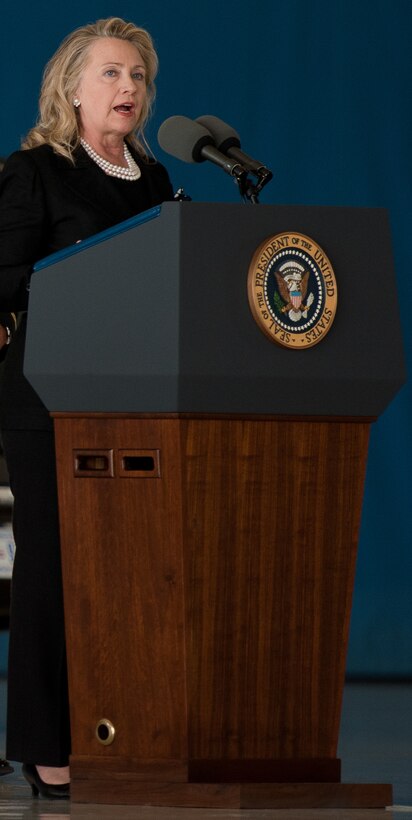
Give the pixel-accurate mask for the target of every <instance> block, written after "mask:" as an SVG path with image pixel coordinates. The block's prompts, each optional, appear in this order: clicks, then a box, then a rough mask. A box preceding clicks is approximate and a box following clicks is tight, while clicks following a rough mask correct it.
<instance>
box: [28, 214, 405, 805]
mask: <svg viewBox="0 0 412 820" xmlns="http://www.w3.org/2000/svg"><path fill="white" fill-rule="evenodd" d="M292 230H294V231H299V232H301V233H302V234H305V235H307V236H311V237H314V238H316V240H317V241H318V242H319V244H320V245H321V246H322V247H323V248H324V249H325V251H326V253H327V254H328V257H329V258H330V259H331V260H333V264H334V270H335V274H336V279H337V283H338V292H339V296H338V309H337V314H336V318H335V321H334V323H333V326H332V328H331V330H330V331H329V332H328V334H327V336H326V338H325V339H324V340H323V341H322V342H321V343H319V344H318V345H316V346H314V347H311V348H309V349H307V350H297V351H291V350H288V349H285V348H284V347H281V346H279V345H276V344H274V343H273V342H272V341H271V340H270V339H268V338H267V337H266V336H265V335H264V334H263V333H262V332H261V329H260V328H259V327H258V326H257V323H256V322H255V320H254V318H253V316H252V313H251V310H250V308H249V304H248V297H247V275H248V268H249V264H250V261H251V259H252V257H253V254H254V253H255V251H256V248H257V247H258V246H259V245H260V243H261V242H262V241H264V240H265V239H266V238H267V237H268V236H271V235H274V234H278V233H279V232H282V231H292ZM72 250H73V251H75V252H73V253H72V252H71V251H69V253H68V254H66V255H65V254H63V255H62V258H57V259H52V260H50V261H51V262H52V264H49V265H47V266H45V267H43V268H42V269H41V270H39V271H38V272H37V273H36V274H35V275H34V276H33V278H32V285H31V292H30V306H29V317H28V335H27V347H26V360H25V372H26V375H27V377H28V378H29V380H30V382H31V383H32V385H33V386H34V388H35V389H36V390H37V392H38V393H39V395H40V396H41V398H42V399H43V401H44V402H45V404H46V406H47V407H48V409H49V410H50V412H51V413H52V415H53V417H54V425H55V433H56V452H57V468H58V483H59V504H60V521H61V539H62V560H63V576H64V596H65V612H66V632H67V650H68V668H69V692H70V703H71V722H72V757H71V774H72V800H74V801H75V802H92V803H112V804H120V803H128V804H133V805H143V804H145V805H148V804H151V805H158V806H187V807H189V806H194V807H196V806H197V807H213V808H226V809H228V808H291V807H348V808H349V807H378V806H385V805H388V804H390V803H391V787H390V785H388V784H362V783H357V784H348V783H342V782H341V779H340V761H339V759H338V758H337V757H336V755H337V744H338V734H339V724H340V714H341V704H342V695H343V686H344V675H345V661H346V648H347V640H348V631H349V621H350V612H351V599H352V590H353V582H354V574H355V561H356V551H357V541H358V533H359V524H360V516H361V508H362V497H363V487H364V476H365V468H366V460H367V451H368V438H369V430H370V425H371V423H372V422H373V421H374V420H375V419H376V418H377V417H378V416H379V415H380V414H381V413H382V412H383V411H384V409H385V407H386V406H387V404H388V403H389V402H390V401H391V399H392V398H393V396H394V395H395V393H396V392H397V390H399V388H400V387H401V385H402V383H403V381H404V379H405V374H404V365H403V354H402V341H401V335H400V327H399V317H398V307H397V298H396V284H395V277H394V272H393V266H392V255H391V246H390V238H389V229H388V220H387V214H386V212H385V211H384V210H382V209H363V208H356V209H353V208H326V207H304V206H298V207H292V206H264V205H262V206H259V207H251V206H245V205H220V204H207V203H200V204H195V203H165V204H164V205H163V206H162V207H161V209H160V212H159V213H157V214H156V215H155V216H154V217H153V218H152V219H148V220H146V221H145V222H144V224H141V225H138V226H136V227H131V228H130V229H129V230H124V231H122V232H119V233H114V234H113V235H111V236H109V237H106V238H104V237H103V241H96V242H95V243H94V242H92V243H90V244H89V246H87V247H85V248H84V249H79V248H78V247H76V248H75V249H72ZM73 330H74V332H73ZM51 340H52V341H51Z"/></svg>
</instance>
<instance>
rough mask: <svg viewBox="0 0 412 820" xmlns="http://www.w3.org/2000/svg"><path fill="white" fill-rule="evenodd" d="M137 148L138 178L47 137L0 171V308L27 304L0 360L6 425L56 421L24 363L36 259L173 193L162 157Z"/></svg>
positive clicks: (1, 417) (0, 406) (0, 401)
mask: <svg viewBox="0 0 412 820" xmlns="http://www.w3.org/2000/svg"><path fill="white" fill-rule="evenodd" d="M134 156H135V159H136V161H137V163H138V165H139V167H140V170H141V178H140V180H138V181H137V182H129V181H125V180H119V179H116V178H113V177H109V176H108V175H107V174H105V173H104V172H103V171H102V170H101V169H100V168H99V167H98V166H97V165H96V163H95V162H93V160H91V159H90V158H89V156H88V155H87V154H86V152H85V151H84V150H83V148H79V149H78V150H77V151H76V153H75V165H72V164H71V163H70V162H69V161H68V160H67V159H65V158H64V157H61V156H58V155H57V154H55V153H54V152H53V150H52V149H51V148H50V147H49V146H48V145H42V146H39V147H37V148H32V149H30V150H27V151H17V152H15V153H14V154H12V155H11V156H10V157H9V159H8V160H7V162H6V164H5V167H4V169H3V171H2V172H1V174H0V311H3V312H6V311H13V312H23V315H22V318H21V321H20V323H19V327H18V329H17V332H16V333H15V335H14V337H13V339H12V342H11V344H10V345H9V348H8V350H7V355H6V357H5V362H4V364H3V366H2V367H3V374H2V385H1V392H0V424H1V426H2V427H3V429H50V427H51V423H50V419H49V415H48V413H47V411H46V409H45V407H44V405H43V404H42V402H41V401H40V399H39V398H38V396H37V394H36V393H35V391H34V390H33V389H32V388H31V386H30V385H29V383H28V382H27V381H26V379H25V378H24V376H23V371H22V368H23V356H24V341H25V325H26V322H25V315H24V311H26V310H27V305H28V287H29V282H30V277H31V273H32V267H33V264H34V263H35V262H36V261H37V260H39V259H42V258H43V257H45V256H48V255H49V254H50V253H54V252H55V251H58V250H61V249H62V248H65V247H67V246H68V245H72V244H74V243H75V242H77V241H78V240H79V239H80V240H81V239H85V238H86V237H88V236H92V235H93V234H95V233H99V232H100V231H103V230H105V229H107V228H109V227H111V226H112V225H114V224H116V223H118V222H122V221H123V220H125V219H128V218H129V217H131V216H133V215H134V214H136V213H139V212H141V211H144V210H147V209H148V208H151V207H153V206H154V205H159V204H161V203H162V202H164V201H165V200H170V199H173V189H172V186H171V183H170V180H169V177H168V174H167V171H166V170H165V168H164V167H163V165H161V164H160V163H158V162H155V161H153V160H150V161H148V162H143V161H142V159H141V158H139V157H138V156H137V155H134ZM75 332H76V317H75V316H74V317H73V333H75ZM50 343H51V344H52V343H53V340H52V339H51V340H50Z"/></svg>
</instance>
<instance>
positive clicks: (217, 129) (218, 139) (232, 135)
mask: <svg viewBox="0 0 412 820" xmlns="http://www.w3.org/2000/svg"><path fill="white" fill-rule="evenodd" d="M196 122H198V123H199V124H200V125H203V126H204V128H207V130H208V131H209V132H210V133H211V135H212V137H213V139H214V141H215V144H216V148H218V149H219V151H223V153H225V151H227V150H228V149H229V148H240V137H239V134H238V133H237V131H235V129H234V128H232V126H231V125H228V124H227V123H226V122H223V120H220V119H219V117H214V116H213V115H212V114H204V115H203V116H202V117H197V118H196Z"/></svg>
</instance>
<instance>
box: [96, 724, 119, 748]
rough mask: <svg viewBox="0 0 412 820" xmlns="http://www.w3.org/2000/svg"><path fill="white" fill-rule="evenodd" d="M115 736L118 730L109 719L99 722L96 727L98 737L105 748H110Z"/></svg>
mask: <svg viewBox="0 0 412 820" xmlns="http://www.w3.org/2000/svg"><path fill="white" fill-rule="evenodd" d="M115 734H116V729H115V728H114V726H113V723H112V722H111V720H107V718H102V720H99V722H98V724H97V726H96V737H97V740H98V741H99V743H102V745H103V746H110V744H111V743H113V741H114V736H115Z"/></svg>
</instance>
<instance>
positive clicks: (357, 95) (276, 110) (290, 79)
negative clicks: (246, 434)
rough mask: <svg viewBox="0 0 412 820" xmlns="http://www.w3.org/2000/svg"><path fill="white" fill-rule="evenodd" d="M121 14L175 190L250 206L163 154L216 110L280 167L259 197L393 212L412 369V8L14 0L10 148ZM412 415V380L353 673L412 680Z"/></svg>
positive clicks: (375, 484) (382, 451) (1, 52)
mask: <svg viewBox="0 0 412 820" xmlns="http://www.w3.org/2000/svg"><path fill="white" fill-rule="evenodd" d="M111 15H118V16H122V17H124V18H126V19H131V20H133V21H134V22H136V23H138V24H139V25H142V26H144V27H146V28H147V29H148V30H149V31H150V32H151V34H152V35H153V37H154V39H155V43H156V46H157V49H158V52H159V56H160V66H161V68H160V74H159V78H158V83H157V85H158V100H157V104H156V109H155V114H154V119H153V124H152V126H151V128H150V130H149V140H150V142H151V145H152V148H153V150H154V152H155V153H156V155H157V156H158V157H159V159H161V160H162V161H163V162H165V164H166V165H167V166H168V168H169V171H170V173H171V176H172V179H173V182H174V185H175V187H176V188H177V187H178V186H181V185H183V186H184V187H185V189H186V190H187V191H188V193H190V194H191V196H192V197H193V198H194V199H196V200H199V201H202V200H203V201H204V200H208V201H216V200H217V201H237V191H236V189H235V187H234V184H233V183H232V182H231V180H230V179H229V177H227V176H226V175H225V174H223V173H222V172H221V171H220V170H218V169H217V168H214V167H213V166H210V165H209V164H207V165H206V164H202V165H196V166H195V165H190V166H189V165H184V164H183V163H180V162H179V161H177V160H172V159H171V158H169V157H168V156H167V155H165V154H163V153H162V151H161V150H160V149H159V148H158V146H157V141H156V133H157V129H158V127H159V125H160V124H161V122H162V121H163V120H164V119H165V118H166V117H169V116H171V115H173V114H185V115H187V116H189V117H197V116H199V115H200V114H205V113H207V114H215V115H217V116H219V117H221V118H222V119H224V120H225V121H226V122H229V123H231V124H232V125H233V126H234V127H235V128H236V129H237V130H238V132H239V133H240V134H241V136H242V146H243V148H244V149H245V150H247V151H248V152H249V153H251V154H253V155H254V156H256V157H258V158H259V159H261V160H263V161H264V162H265V163H266V164H267V165H268V166H269V167H271V168H272V169H273V170H274V172H275V178H274V181H273V182H272V183H271V184H270V185H269V186H268V187H267V189H266V190H265V191H264V193H263V195H262V196H261V202H263V203H264V202H271V203H284V204H286V203H293V204H298V203H304V204H323V205H362V206H384V207H386V208H388V209H389V212H390V218H391V225H392V234H393V247H394V257H395V266H396V270H397V277H398V286H399V296H400V302H401V314H402V323H403V330H404V338H405V346H406V353H407V360H409V362H410V358H411V352H412V338H411V323H410V319H409V315H410V311H411V300H410V298H409V280H410V278H411V270H412V252H411V242H410V235H411V216H412V205H411V203H412V190H411V187H412V186H411V179H412V174H411V170H412V169H411V146H412V117H411V103H412V88H411V85H412V50H411V34H412V3H411V2H410V0H313V2H308V0H254V2H253V3H251V2H245V0H237V2H235V0H226V2H225V3H222V2H221V1H220V0H219V1H218V0H208V2H207V3H203V2H202V3H200V2H197V0H194V1H193V0H192V5H190V4H189V3H188V0H174V1H173V2H168V0H164V2H162V0H141V2H139V3H135V2H132V1H131V0H123V1H122V0H119V2H113V0H110V2H106V0H100V2H99V1H98V0H71V2H70V3H69V4H66V3H64V4H58V3H56V4H50V3H49V2H48V0H36V3H29V2H28V0H22V2H20V3H12V2H10V0H6V2H5V4H4V6H3V14H2V32H1V35H0V36H1V49H0V61H1V74H0V76H1V100H2V104H1V109H0V112H1V113H0V116H1V129H0V154H3V155H7V153H9V152H11V151H12V150H14V149H16V148H17V147H18V146H19V140H20V138H21V136H22V135H23V134H24V133H25V132H26V131H27V130H28V128H29V127H30V126H31V124H32V122H33V120H34V118H35V116H36V110H37V102H36V101H37V96H38V90H39V86H40V79H41V72H42V69H43V66H44V63H45V62H46V60H47V59H48V58H49V57H50V56H51V54H52V53H53V52H54V51H55V49H56V48H57V46H58V44H59V43H60V41H61V39H62V38H63V37H64V36H65V35H66V34H67V33H68V32H69V31H71V30H72V29H73V28H75V27H77V26H79V25H82V24H84V23H85V22H90V21H93V20H95V19H97V18H98V17H107V16H111ZM348 241H350V237H348ZM367 310H368V305H367V304H365V312H366V311H367ZM382 344H385V329H384V328H382ZM408 370H409V371H410V370H411V366H410V364H409V367H408ZM411 413H412V394H411V386H410V383H408V384H407V385H406V386H405V387H404V388H403V389H402V390H401V392H400V393H399V394H398V396H397V397H396V399H395V400H394V402H393V403H392V405H391V406H390V408H389V409H388V410H387V411H386V413H385V414H384V415H383V416H382V417H381V418H380V419H379V421H378V422H377V423H376V425H374V427H373V430H372V440H371V448H370V458H369V465H368V475H367V485H366V496H365V505H364V513H363V522H362V533H361V542H360V550H359V560H358V571H357V581H356V589H355V599H354V608H353V619H352V630H351V641H350V650H349V658H348V673H349V674H351V675H360V676H364V675H368V676H381V677H391V676H411V675H412V630H411V628H410V625H411V624H412V555H411V552H412V551H411V543H412V538H411V534H410V530H411V524H410V521H409V511H410V509H409V505H411V507H412V503H411V469H410V464H411V457H412V435H411V421H410V419H411Z"/></svg>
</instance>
